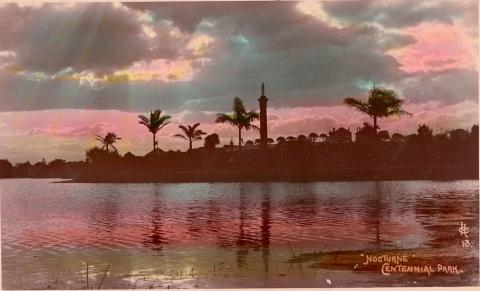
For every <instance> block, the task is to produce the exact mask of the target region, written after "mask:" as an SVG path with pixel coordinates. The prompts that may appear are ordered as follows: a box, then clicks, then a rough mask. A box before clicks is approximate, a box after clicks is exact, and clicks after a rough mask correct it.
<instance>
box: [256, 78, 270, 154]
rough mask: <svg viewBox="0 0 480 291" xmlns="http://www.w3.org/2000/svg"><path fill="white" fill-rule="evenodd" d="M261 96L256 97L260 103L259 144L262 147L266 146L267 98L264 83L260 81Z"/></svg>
mask: <svg viewBox="0 0 480 291" xmlns="http://www.w3.org/2000/svg"><path fill="white" fill-rule="evenodd" d="M261 90H262V96H260V98H259V99H258V103H259V104H260V145H261V146H262V147H265V146H267V139H268V134H267V101H268V98H267V96H265V84H263V83H262V87H261Z"/></svg>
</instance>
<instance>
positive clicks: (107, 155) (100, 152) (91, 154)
mask: <svg viewBox="0 0 480 291" xmlns="http://www.w3.org/2000/svg"><path fill="white" fill-rule="evenodd" d="M85 155H86V160H87V162H94V163H109V162H113V161H118V160H120V155H119V154H118V152H117V151H114V152H108V151H106V150H104V149H101V148H98V147H94V148H91V149H89V150H87V151H86V153H85Z"/></svg>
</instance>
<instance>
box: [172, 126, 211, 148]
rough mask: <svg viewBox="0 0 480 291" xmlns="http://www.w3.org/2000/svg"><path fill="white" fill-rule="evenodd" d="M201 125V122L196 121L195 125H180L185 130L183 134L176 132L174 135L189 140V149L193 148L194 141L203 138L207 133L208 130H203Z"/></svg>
mask: <svg viewBox="0 0 480 291" xmlns="http://www.w3.org/2000/svg"><path fill="white" fill-rule="evenodd" d="M199 126H200V123H195V124H194V125H187V126H185V125H179V126H178V128H180V129H181V130H182V131H183V134H180V133H179V134H176V135H174V136H175V137H178V138H181V139H184V140H188V150H189V151H191V150H192V143H193V142H194V141H197V140H202V135H205V134H207V133H206V132H203V131H202V130H200V129H198V127H199Z"/></svg>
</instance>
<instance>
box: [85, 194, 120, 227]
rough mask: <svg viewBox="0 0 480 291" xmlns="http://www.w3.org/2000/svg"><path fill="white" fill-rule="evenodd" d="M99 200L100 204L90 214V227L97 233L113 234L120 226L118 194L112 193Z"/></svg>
mask: <svg viewBox="0 0 480 291" xmlns="http://www.w3.org/2000/svg"><path fill="white" fill-rule="evenodd" d="M97 198H98V203H96V204H95V205H94V208H93V209H92V211H90V212H89V221H90V223H89V225H90V226H92V227H93V228H94V229H95V230H96V231H102V232H106V233H109V234H111V233H112V232H113V231H114V230H115V229H116V228H117V227H118V225H119V211H120V209H119V201H118V193H117V192H116V191H110V192H108V193H107V194H106V195H102V196H100V197H97Z"/></svg>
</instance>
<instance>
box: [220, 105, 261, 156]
mask: <svg viewBox="0 0 480 291" xmlns="http://www.w3.org/2000/svg"><path fill="white" fill-rule="evenodd" d="M259 117H260V115H259V114H258V113H257V112H255V111H253V110H251V111H247V110H246V109H245V105H243V101H242V99H240V98H238V97H235V99H233V114H225V113H218V114H217V118H216V119H215V122H216V123H228V124H230V125H232V126H235V127H237V128H238V149H239V150H241V149H242V129H243V128H245V130H249V129H250V128H254V129H259V128H258V127H257V126H255V125H253V124H252V122H253V121H255V120H257V119H258V118H259Z"/></svg>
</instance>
